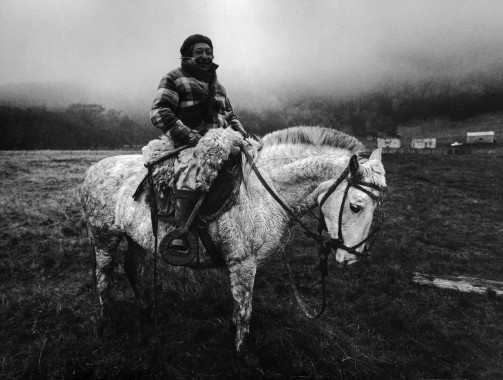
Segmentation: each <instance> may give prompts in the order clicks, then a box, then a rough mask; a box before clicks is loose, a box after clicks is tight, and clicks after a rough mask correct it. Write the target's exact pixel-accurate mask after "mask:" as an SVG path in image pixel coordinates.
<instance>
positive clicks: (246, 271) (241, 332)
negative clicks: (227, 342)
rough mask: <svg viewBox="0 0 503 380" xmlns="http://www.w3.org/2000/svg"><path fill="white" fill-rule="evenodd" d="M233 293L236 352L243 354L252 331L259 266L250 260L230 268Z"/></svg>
mask: <svg viewBox="0 0 503 380" xmlns="http://www.w3.org/2000/svg"><path fill="white" fill-rule="evenodd" d="M229 271H230V280H231V292H232V296H233V298H234V312H233V316H232V321H233V322H234V324H235V326H236V341H235V343H236V351H237V352H238V353H240V352H242V351H243V349H244V342H245V338H246V335H247V334H248V332H249V330H250V319H251V313H252V297H253V283H254V282H255V273H256V271H257V266H256V264H255V262H254V261H253V260H252V259H250V260H246V261H243V262H241V263H236V264H235V265H231V266H230V267H229Z"/></svg>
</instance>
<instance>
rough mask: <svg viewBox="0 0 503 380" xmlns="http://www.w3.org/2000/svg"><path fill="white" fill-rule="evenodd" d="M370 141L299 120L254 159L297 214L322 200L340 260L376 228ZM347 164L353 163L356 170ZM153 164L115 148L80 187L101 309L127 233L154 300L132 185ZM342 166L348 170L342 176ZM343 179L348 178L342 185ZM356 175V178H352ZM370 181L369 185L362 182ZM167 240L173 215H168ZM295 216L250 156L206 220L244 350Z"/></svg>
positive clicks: (135, 278)
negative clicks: (363, 155) (232, 193)
mask: <svg viewBox="0 0 503 380" xmlns="http://www.w3.org/2000/svg"><path fill="white" fill-rule="evenodd" d="M362 148H363V146H362V144H361V143H360V142H359V141H358V140H357V139H356V138H354V137H352V136H349V135H346V134H344V133H342V132H339V131H336V130H333V129H327V128H321V127H293V128H289V129H285V130H280V131H276V132H273V133H270V134H268V135H266V136H265V137H264V138H263V147H262V149H261V150H260V152H259V154H258V156H257V158H256V162H255V163H256V167H257V168H258V170H259V171H260V173H262V175H263V177H264V179H265V180H266V181H267V183H268V184H269V185H270V187H271V188H272V189H273V190H274V191H275V192H276V194H277V195H278V196H279V197H280V198H281V199H282V200H283V202H284V203H285V204H286V206H288V207H289V208H290V209H291V210H292V211H293V212H294V214H295V215H297V216H299V217H300V216H302V215H303V214H305V213H306V212H307V211H308V210H310V209H312V208H313V207H316V206H317V205H318V206H319V205H320V203H322V204H321V212H322V215H323V216H324V221H325V223H326V227H327V230H328V233H329V235H330V237H331V238H332V239H333V240H332V242H334V241H335V242H338V243H339V244H335V245H332V250H333V252H334V253H335V256H336V260H337V261H338V262H339V263H345V264H347V263H353V262H355V261H357V260H358V258H359V254H360V253H362V252H363V250H364V246H365V244H360V243H361V242H362V241H364V240H365V239H366V238H367V236H368V235H369V232H370V228H371V224H372V220H373V215H374V210H375V209H376V207H377V203H378V202H377V196H378V195H379V193H380V191H381V190H382V189H384V188H385V186H386V181H385V171H384V168H383V165H382V163H381V151H380V150H376V151H374V152H373V153H372V155H371V156H370V158H369V159H368V160H364V159H360V163H359V161H358V160H357V159H356V155H357V154H358V153H359V152H361V150H362ZM349 168H350V169H351V170H349ZM146 173H147V170H146V168H145V167H144V164H143V160H142V156H141V155H131V156H115V157H109V158H106V159H104V160H102V161H100V162H98V163H97V164H95V165H93V166H92V167H91V168H90V169H89V170H88V172H87V175H86V178H85V181H84V184H83V186H82V189H81V196H82V202H83V207H84V212H85V219H86V222H87V225H88V229H89V232H90V236H91V240H92V244H93V245H94V248H95V252H96V263H97V267H96V272H95V275H96V278H97V287H98V293H99V297H100V304H101V310H102V318H105V316H106V315H107V313H108V312H107V308H108V306H109V296H108V288H109V284H110V271H111V269H112V265H113V258H114V254H115V251H116V249H117V246H118V244H119V242H120V240H121V239H122V238H123V237H126V238H127V241H128V250H127V253H126V256H125V263H124V268H125V271H126V274H127V276H128V278H129V280H130V283H131V285H132V287H133V289H134V292H135V295H136V297H137V299H138V300H139V302H140V305H141V306H142V307H143V308H148V307H149V302H148V300H147V299H146V297H145V294H144V288H143V286H142V284H141V281H140V278H139V277H140V276H139V274H140V273H141V269H142V268H140V264H141V263H142V262H143V258H144V255H145V254H146V253H149V254H153V252H154V237H153V231H152V223H151V214H150V206H149V205H148V203H147V201H146V198H147V195H146V194H143V195H142V196H141V197H140V198H139V199H138V200H137V201H135V200H133V198H132V195H133V193H134V192H135V190H136V188H137V186H138V184H139V183H140V182H141V181H142V179H143V178H144V177H145V175H146ZM342 173H345V174H347V176H341V174H342ZM337 179H339V182H340V185H338V186H336V187H334V186H333V185H334V182H335V181H336V180H337ZM351 184H352V185H351ZM367 185H368V186H370V187H366V186H367ZM364 187H365V188H364ZM160 223H161V225H160V228H159V233H160V235H159V241H161V240H162V238H163V236H164V235H163V234H165V232H164V231H165V230H166V225H163V221H162V220H161V221H160ZM294 224H295V219H294V217H292V215H291V214H289V213H288V212H287V211H285V209H284V208H283V207H282V206H280V204H279V203H278V202H277V201H276V200H275V199H274V198H273V197H272V196H271V194H270V193H269V192H268V191H267V190H266V189H265V187H264V185H263V184H262V183H261V182H260V181H259V180H258V178H257V175H256V174H255V173H253V172H251V170H250V166H249V165H248V164H246V163H245V164H244V179H243V182H242V183H241V185H240V190H239V194H238V195H237V198H236V199H235V201H234V203H233V205H232V207H231V208H230V209H228V211H226V212H224V213H223V214H222V215H221V216H220V217H218V218H217V219H215V220H213V221H211V222H210V223H209V224H208V231H209V234H210V236H211V238H212V240H213V242H214V243H215V244H216V245H217V246H218V247H219V248H220V249H221V251H222V253H223V258H224V260H225V263H226V267H227V269H228V273H229V276H230V284H231V292H232V296H233V299H234V312H233V317H232V322H233V323H234V325H235V327H236V337H235V345H236V350H237V351H238V352H239V351H241V350H242V349H243V342H244V338H245V336H246V334H247V333H248V331H249V323H250V318H251V311H252V293H253V284H254V279H255V273H256V271H257V268H258V267H259V266H260V265H261V263H263V262H264V261H265V260H266V259H268V258H270V257H271V255H274V254H276V253H278V252H280V251H281V250H282V249H283V248H284V247H285V245H286V243H287V241H288V239H289V236H290V231H291V229H292V227H293V225H294Z"/></svg>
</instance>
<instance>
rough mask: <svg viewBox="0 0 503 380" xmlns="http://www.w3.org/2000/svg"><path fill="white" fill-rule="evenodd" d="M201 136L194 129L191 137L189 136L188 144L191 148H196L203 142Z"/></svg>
mask: <svg viewBox="0 0 503 380" xmlns="http://www.w3.org/2000/svg"><path fill="white" fill-rule="evenodd" d="M201 137H203V136H201V135H200V134H199V133H198V132H197V131H194V130H193V129H192V130H191V131H190V132H189V135H188V136H187V141H186V143H187V144H189V145H190V146H196V145H197V143H198V142H199V140H201Z"/></svg>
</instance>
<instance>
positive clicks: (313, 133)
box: [262, 126, 363, 154]
mask: <svg viewBox="0 0 503 380" xmlns="http://www.w3.org/2000/svg"><path fill="white" fill-rule="evenodd" d="M262 143H263V148H269V147H273V146H277V145H281V144H289V145H300V144H302V145H310V146H315V147H323V146H327V147H332V148H339V149H344V150H347V151H349V152H350V153H351V154H358V153H360V152H361V151H362V150H363V144H362V143H361V142H360V141H359V140H358V139H357V138H356V137H353V136H350V135H348V134H346V133H344V132H341V131H338V130H336V129H331V128H323V127H319V126H314V127H308V126H299V127H291V128H286V129H282V130H279V131H275V132H271V133H268V134H267V135H265V136H264V137H263V139H262Z"/></svg>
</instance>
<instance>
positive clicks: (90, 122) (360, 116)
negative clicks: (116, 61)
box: [0, 79, 503, 150]
mask: <svg viewBox="0 0 503 380" xmlns="http://www.w3.org/2000/svg"><path fill="white" fill-rule="evenodd" d="M502 81H503V80H499V81H495V80H490V81H489V80H487V81H481V80H479V79H477V80H475V79H474V80H472V81H470V80H465V81H463V82H460V83H455V84H452V83H449V82H445V83H441V82H438V81H435V82H433V81H429V82H427V81H425V82H419V83H414V84H401V85H399V86H396V85H394V86H392V85H389V86H387V87H381V88H380V89H379V90H378V91H373V92H367V93H364V94H360V95H355V96H352V97H345V98H341V97H335V96H327V95H324V96H314V95H309V96H306V95H305V94H303V95H302V96H292V97H290V98H287V99H284V101H283V106H282V107H281V108H280V109H274V110H272V109H269V110H258V109H239V110H238V111H236V113H237V114H238V116H239V118H240V119H241V121H242V123H243V126H244V127H245V129H246V130H248V131H249V132H252V133H255V134H257V135H264V134H266V133H268V132H271V131H274V130H277V129H282V128H286V127H289V126H294V125H323V126H325V127H331V128H336V129H339V130H342V131H345V132H348V133H350V134H352V135H355V136H358V137H362V136H368V135H371V136H392V135H394V134H395V133H396V130H397V127H398V126H399V125H406V124H407V123H408V122H410V121H412V120H423V119H429V118H438V117H442V118H450V119H454V120H462V119H466V118H470V117H474V116H477V115H479V114H482V113H487V112H496V111H503V82H502ZM238 108H239V107H238ZM0 135H1V136H2V138H1V139H0V149H4V150H5V149H117V148H128V147H129V148H131V147H139V146H142V145H145V144H146V143H147V142H148V141H149V140H151V139H153V138H156V137H157V136H159V135H160V131H159V130H157V129H156V128H154V127H153V126H152V125H151V124H150V120H149V119H148V115H147V113H145V114H144V115H137V116H128V115H123V114H122V113H121V112H118V111H116V110H113V109H108V110H107V109H105V107H103V106H101V105H98V104H72V105H70V106H68V107H66V108H65V109H59V110H52V109H47V108H46V107H26V108H21V107H17V106H12V105H0Z"/></svg>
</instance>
